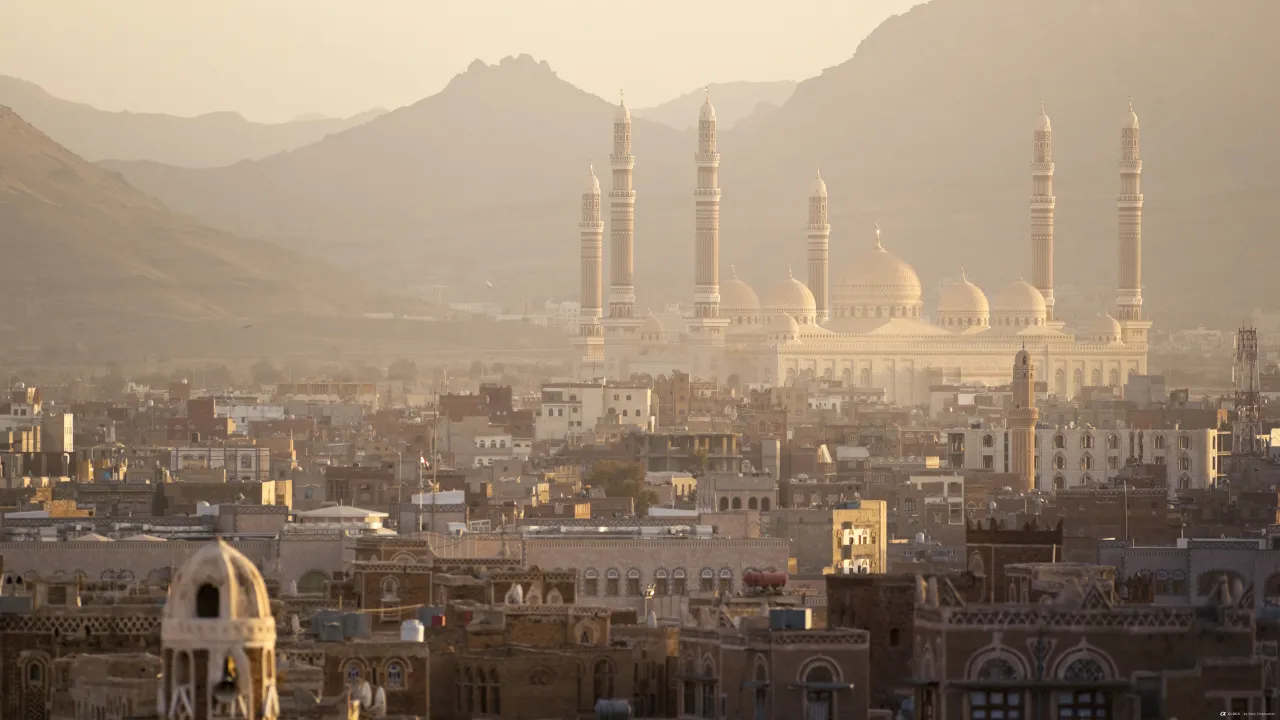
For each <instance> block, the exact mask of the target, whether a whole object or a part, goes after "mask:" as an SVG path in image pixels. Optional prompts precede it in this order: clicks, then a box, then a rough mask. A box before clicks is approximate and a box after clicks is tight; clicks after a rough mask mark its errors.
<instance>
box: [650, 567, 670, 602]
mask: <svg viewBox="0 0 1280 720" xmlns="http://www.w3.org/2000/svg"><path fill="white" fill-rule="evenodd" d="M670 591H671V588H670V586H669V585H668V583H667V571H666V570H655V571H654V572H653V594H654V595H656V596H658V597H662V596H664V595H667V594H668V593H669V592H670Z"/></svg>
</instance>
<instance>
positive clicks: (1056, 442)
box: [1053, 435, 1067, 450]
mask: <svg viewBox="0 0 1280 720" xmlns="http://www.w3.org/2000/svg"><path fill="white" fill-rule="evenodd" d="M1066 446H1067V439H1066V438H1064V437H1062V436H1061V435H1054V436H1053V447H1054V449H1056V450H1061V449H1063V448H1065V447H1066Z"/></svg>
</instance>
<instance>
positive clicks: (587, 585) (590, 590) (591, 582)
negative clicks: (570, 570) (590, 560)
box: [582, 570, 600, 596]
mask: <svg viewBox="0 0 1280 720" xmlns="http://www.w3.org/2000/svg"><path fill="white" fill-rule="evenodd" d="M582 594H583V595H588V596H595V595H599V594H600V575H599V573H597V572H596V571H595V570H587V571H586V572H584V573H582Z"/></svg>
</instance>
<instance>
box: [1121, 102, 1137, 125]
mask: <svg viewBox="0 0 1280 720" xmlns="http://www.w3.org/2000/svg"><path fill="white" fill-rule="evenodd" d="M1124 127H1125V128H1127V129H1130V130H1137V129H1138V113H1136V112H1134V111H1133V97H1132V96H1130V97H1129V112H1127V113H1125V115H1124Z"/></svg>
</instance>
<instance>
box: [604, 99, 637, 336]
mask: <svg viewBox="0 0 1280 720" xmlns="http://www.w3.org/2000/svg"><path fill="white" fill-rule="evenodd" d="M620 95H621V94H620ZM609 161H610V164H611V165H612V166H613V187H612V188H611V189H610V190H609V251H610V252H609V317H611V318H618V319H630V318H634V317H635V304H636V286H635V281H634V278H633V274H634V273H635V237H636V191H635V186H634V185H632V173H633V172H634V171H635V167H636V158H635V156H634V155H632V154H631V111H630V110H629V109H627V101H626V98H622V97H621V96H620V98H619V101H618V111H617V113H615V114H614V116H613V154H611V155H610V156H609Z"/></svg>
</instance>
